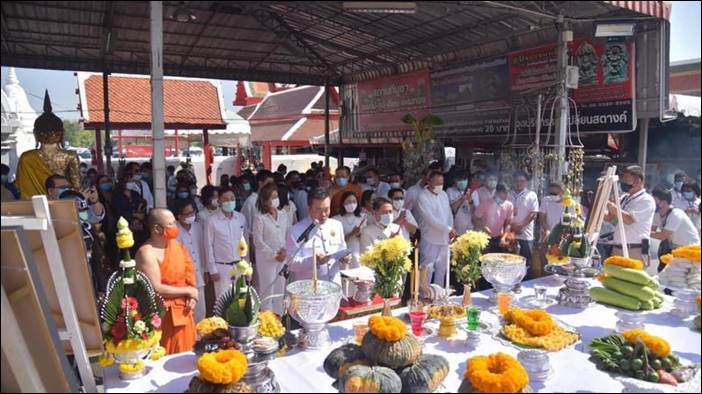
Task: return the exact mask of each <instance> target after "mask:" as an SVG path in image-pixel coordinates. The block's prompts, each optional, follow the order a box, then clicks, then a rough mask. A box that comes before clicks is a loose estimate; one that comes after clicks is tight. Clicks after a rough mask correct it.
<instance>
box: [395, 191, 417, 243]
mask: <svg viewBox="0 0 702 394" xmlns="http://www.w3.org/2000/svg"><path fill="white" fill-rule="evenodd" d="M388 195H389V196H390V201H392V212H393V217H394V220H395V221H394V222H393V223H395V224H397V225H398V226H400V234H401V235H402V237H403V238H405V239H410V237H411V236H413V235H414V234H416V233H417V227H419V225H418V224H417V221H416V220H415V219H414V215H412V211H410V210H409V209H405V198H404V191H403V190H402V189H390V192H389V193H388Z"/></svg>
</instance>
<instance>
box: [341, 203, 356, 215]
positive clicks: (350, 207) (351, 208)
mask: <svg viewBox="0 0 702 394" xmlns="http://www.w3.org/2000/svg"><path fill="white" fill-rule="evenodd" d="M356 208H358V204H356V203H355V202H354V203H351V204H344V209H346V212H347V213H354V212H356Z"/></svg>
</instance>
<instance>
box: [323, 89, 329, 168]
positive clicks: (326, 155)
mask: <svg viewBox="0 0 702 394" xmlns="http://www.w3.org/2000/svg"><path fill="white" fill-rule="evenodd" d="M329 143H330V141H329V82H326V81H325V83H324V167H326V168H329V150H330V149H329Z"/></svg>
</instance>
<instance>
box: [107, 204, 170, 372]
mask: <svg viewBox="0 0 702 394" xmlns="http://www.w3.org/2000/svg"><path fill="white" fill-rule="evenodd" d="M117 230H118V231H117V245H118V247H119V248H120V249H121V250H122V252H123V260H122V261H121V262H120V268H121V270H120V271H118V272H115V273H114V274H112V276H111V277H110V280H109V281H108V284H107V292H106V295H105V297H104V298H103V300H102V304H101V318H102V332H103V338H104V340H105V341H104V345H105V350H106V352H107V353H106V354H103V355H102V357H101V358H100V365H101V366H103V367H105V366H107V365H110V364H111V363H112V362H114V357H113V355H115V354H126V355H128V357H124V356H122V357H120V359H121V360H127V361H125V362H123V363H121V364H122V365H120V371H121V372H122V373H125V374H127V373H134V372H139V371H140V370H141V369H143V362H140V361H141V357H143V356H144V354H139V353H143V352H146V353H148V351H149V350H150V351H151V352H152V354H151V359H158V358H159V356H163V354H165V351H164V349H163V348H161V347H160V346H159V341H160V340H161V317H162V316H163V314H164V313H165V309H164V306H163V301H162V299H161V298H160V297H159V296H158V295H157V294H156V293H155V291H154V289H153V287H152V285H151V282H150V281H149V279H148V278H147V277H146V276H145V275H144V274H142V273H140V272H137V271H136V263H135V262H134V260H132V259H131V256H130V254H129V248H131V247H132V246H133V245H134V237H133V235H132V233H131V231H130V230H129V225H128V223H127V221H126V220H124V218H120V219H119V221H118V222H117ZM139 366H141V368H139Z"/></svg>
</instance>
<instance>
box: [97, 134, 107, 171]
mask: <svg viewBox="0 0 702 394" xmlns="http://www.w3.org/2000/svg"><path fill="white" fill-rule="evenodd" d="M100 140H101V139H100V128H99V127H96V128H95V165H96V166H97V171H98V174H104V173H105V164H104V163H103V161H102V146H100V142H101V141H100Z"/></svg>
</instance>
